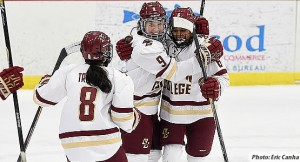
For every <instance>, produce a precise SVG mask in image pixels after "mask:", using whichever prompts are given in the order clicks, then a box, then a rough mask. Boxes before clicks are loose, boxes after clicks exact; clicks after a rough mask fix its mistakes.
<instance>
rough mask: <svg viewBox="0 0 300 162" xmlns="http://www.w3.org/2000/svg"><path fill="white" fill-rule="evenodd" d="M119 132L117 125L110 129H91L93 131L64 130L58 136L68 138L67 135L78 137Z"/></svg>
mask: <svg viewBox="0 0 300 162" xmlns="http://www.w3.org/2000/svg"><path fill="white" fill-rule="evenodd" d="M116 132H119V129H118V128H117V127H115V128H111V129H104V130H93V131H74V132H66V133H61V134H59V138H60V139H62V138H69V137H78V136H95V135H107V134H112V133H116Z"/></svg>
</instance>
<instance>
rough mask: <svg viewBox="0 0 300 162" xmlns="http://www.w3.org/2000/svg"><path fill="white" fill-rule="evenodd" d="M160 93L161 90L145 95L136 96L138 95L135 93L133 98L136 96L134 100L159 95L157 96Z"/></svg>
mask: <svg viewBox="0 0 300 162" xmlns="http://www.w3.org/2000/svg"><path fill="white" fill-rule="evenodd" d="M160 93H161V91H159V92H157V93H153V94H150V95H143V96H136V95H134V96H133V98H134V100H142V99H144V98H146V97H157V96H159V95H160Z"/></svg>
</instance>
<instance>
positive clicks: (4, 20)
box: [0, 0, 26, 162]
mask: <svg viewBox="0 0 300 162" xmlns="http://www.w3.org/2000/svg"><path fill="white" fill-rule="evenodd" d="M0 9H1V16H2V24H3V30H4V37H5V45H6V52H7V57H8V65H9V67H12V66H13V60H12V53H11V48H10V40H9V33H8V26H7V18H6V10H5V4H4V0H0ZM13 100H14V106H15V115H16V121H17V129H18V136H19V145H20V151H21V154H20V155H21V156H20V157H21V159H22V162H26V155H25V146H24V140H23V132H22V125H21V117H20V109H19V101H18V95H17V92H14V93H13Z"/></svg>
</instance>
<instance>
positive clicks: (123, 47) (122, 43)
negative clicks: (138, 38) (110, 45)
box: [116, 38, 133, 61]
mask: <svg viewBox="0 0 300 162" xmlns="http://www.w3.org/2000/svg"><path fill="white" fill-rule="evenodd" d="M132 50H133V48H132V47H131V43H130V41H128V40H127V39H126V38H123V39H121V40H119V41H118V42H117V44H116V51H117V53H118V55H119V57H120V59H121V60H122V61H127V60H129V59H130V58H131V54H132Z"/></svg>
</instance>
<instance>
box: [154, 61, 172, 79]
mask: <svg viewBox="0 0 300 162" xmlns="http://www.w3.org/2000/svg"><path fill="white" fill-rule="evenodd" d="M171 61H172V60H171V59H170V62H169V63H168V65H167V66H166V67H165V68H163V69H162V70H161V71H159V72H158V73H157V74H156V78H158V77H160V76H162V75H163V73H164V72H165V71H166V70H167V69H168V67H169V66H170V64H171Z"/></svg>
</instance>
